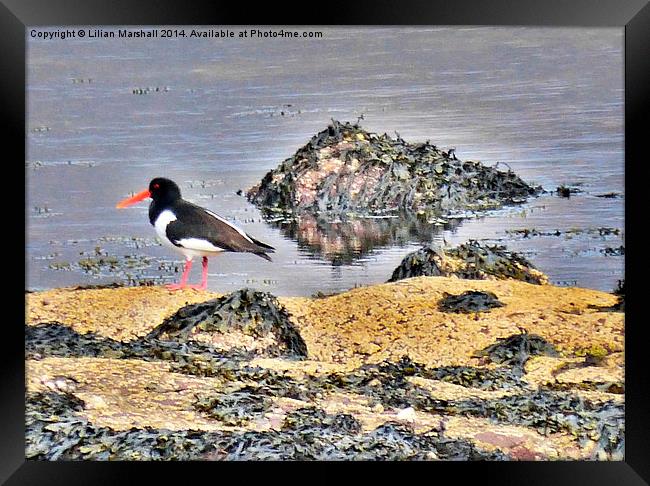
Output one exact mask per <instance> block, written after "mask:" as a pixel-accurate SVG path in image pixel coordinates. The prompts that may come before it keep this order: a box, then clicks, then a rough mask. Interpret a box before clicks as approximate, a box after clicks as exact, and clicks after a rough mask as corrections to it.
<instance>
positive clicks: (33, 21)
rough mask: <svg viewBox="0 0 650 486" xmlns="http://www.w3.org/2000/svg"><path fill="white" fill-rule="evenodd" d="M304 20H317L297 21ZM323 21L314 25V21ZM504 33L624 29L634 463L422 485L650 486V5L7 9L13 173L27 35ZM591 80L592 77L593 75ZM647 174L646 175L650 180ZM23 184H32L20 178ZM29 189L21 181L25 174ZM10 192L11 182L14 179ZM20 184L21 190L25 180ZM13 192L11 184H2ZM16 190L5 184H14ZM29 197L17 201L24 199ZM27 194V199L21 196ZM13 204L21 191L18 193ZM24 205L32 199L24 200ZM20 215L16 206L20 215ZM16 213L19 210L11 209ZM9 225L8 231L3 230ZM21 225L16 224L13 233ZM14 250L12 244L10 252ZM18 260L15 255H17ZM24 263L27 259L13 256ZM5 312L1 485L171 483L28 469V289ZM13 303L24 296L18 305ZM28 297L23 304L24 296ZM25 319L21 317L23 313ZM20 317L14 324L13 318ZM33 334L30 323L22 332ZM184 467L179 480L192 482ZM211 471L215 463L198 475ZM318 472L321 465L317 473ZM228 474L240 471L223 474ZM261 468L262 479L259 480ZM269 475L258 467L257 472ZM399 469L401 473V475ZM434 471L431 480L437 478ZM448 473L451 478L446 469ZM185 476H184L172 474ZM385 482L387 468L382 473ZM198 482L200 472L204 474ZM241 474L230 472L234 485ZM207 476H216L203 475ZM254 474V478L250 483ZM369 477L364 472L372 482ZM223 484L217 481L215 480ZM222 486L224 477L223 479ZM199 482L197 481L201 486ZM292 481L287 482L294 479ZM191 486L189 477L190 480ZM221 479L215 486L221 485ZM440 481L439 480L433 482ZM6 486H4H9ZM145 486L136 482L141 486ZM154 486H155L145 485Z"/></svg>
mask: <svg viewBox="0 0 650 486" xmlns="http://www.w3.org/2000/svg"><path fill="white" fill-rule="evenodd" d="M303 9H307V10H308V15H300V13H302V11H303ZM312 12H318V14H317V15H313V14H312V15H309V13H312ZM182 24H186V25H192V24H193V25H225V24H231V25H255V24H257V25H349V26H354V25H500V26H515V25H517V26H557V27H560V26H573V27H616V26H618V27H621V28H623V27H624V28H625V187H626V189H625V197H626V199H625V232H626V235H627V245H626V246H627V249H626V250H627V255H626V264H625V272H626V277H625V278H626V280H627V282H626V287H627V290H626V292H627V295H626V307H627V309H626V436H627V437H626V438H627V444H626V458H625V461H623V462H604V463H600V462H544V463H530V462H509V463H478V464H471V465H470V464H468V463H462V465H460V466H457V465H456V463H435V464H433V463H427V464H423V465H419V466H414V467H426V469H422V470H421V472H422V473H431V472H434V473H436V472H440V471H442V469H446V472H448V473H451V474H453V475H454V476H453V477H454V481H458V480H461V481H463V480H467V479H470V478H472V477H474V478H477V479H479V478H480V480H481V481H482V482H486V481H487V482H488V484H489V483H491V482H492V481H494V482H498V483H499V484H527V485H537V484H539V485H546V484H554V485H556V484H557V485H559V484H567V485H568V484H571V485H576V484H593V485H598V484H616V485H623V484H626V485H627V484H648V480H649V478H650V464H649V463H648V460H647V458H648V457H650V435H649V434H648V431H649V430H650V427H649V426H648V418H647V415H646V414H645V413H646V412H647V411H648V410H650V406H649V403H648V397H650V390H649V387H648V383H647V380H646V379H645V373H644V371H643V370H646V369H647V368H646V366H644V365H646V363H645V362H644V360H643V357H644V349H643V346H644V345H645V342H647V341H646V340H645V339H644V335H643V328H642V326H643V324H644V323H643V322H642V320H641V319H642V318H641V314H640V313H641V312H642V308H641V304H640V299H642V298H643V297H642V293H641V292H642V289H643V277H644V275H642V274H641V271H642V268H641V265H636V266H632V265H629V264H628V262H629V261H634V259H635V258H636V257H639V256H641V249H640V245H641V242H642V238H641V235H642V231H643V230H642V229H639V228H642V226H641V224H642V223H641V221H640V217H639V215H640V208H644V207H647V202H646V201H644V200H643V199H642V198H641V195H642V194H643V190H642V189H641V188H635V186H636V184H640V183H642V182H641V181H643V175H642V166H643V163H644V162H646V159H647V151H645V150H644V142H645V139H646V138H647V132H645V131H644V130H643V128H642V125H641V122H642V121H643V120H644V119H646V120H647V118H648V115H647V114H648V113H649V112H650V3H649V1H648V0H546V1H545V2H539V1H536V0H491V1H489V2H487V1H484V0H456V1H449V0H429V1H425V0H409V1H406V2H390V1H389V0H378V1H375V2H369V1H364V2H359V1H356V2H354V1H351V0H349V1H348V2H342V1H340V0H332V1H328V2H327V3H326V4H322V5H306V4H304V6H298V4H295V5H292V6H288V7H285V6H283V5H278V4H276V3H272V2H267V3H260V2H256V5H255V6H254V8H253V7H252V5H248V4H244V3H243V2H240V3H224V2H221V3H217V2H216V1H215V0H212V1H210V0H193V1H192V2H179V1H177V0H144V1H139V2H137V3H136V2H134V1H131V0H111V1H108V0H104V1H102V0H85V1H84V0H49V1H47V0H0V39H1V43H0V45H1V47H2V50H1V52H2V54H1V55H0V100H1V101H2V105H1V106H2V117H3V118H4V123H3V128H4V131H5V134H6V135H8V136H7V138H6V139H7V140H9V141H10V142H9V143H8V144H6V145H4V146H5V147H8V148H10V149H14V150H13V151H12V152H10V153H12V154H14V157H7V158H6V159H7V163H6V164H5V168H9V169H11V170H12V171H13V170H17V167H19V162H18V160H14V159H20V157H21V155H22V158H23V159H25V155H26V133H25V127H26V112H25V106H26V105H25V96H26V92H25V81H26V76H25V72H26V64H25V63H26V58H25V54H26V32H27V30H28V27H32V26H33V27H36V26H46V25H182ZM585 76H589V73H585ZM643 172H645V171H643ZM22 176H23V177H26V176H25V172H23V173H22ZM16 177H20V173H18V174H16ZM5 178H6V179H5V180H7V181H11V180H14V177H13V172H12V173H11V176H5ZM16 180H17V179H16ZM5 184H6V183H5ZM6 185H7V184H6ZM20 190H21V189H17V191H18V193H19V194H20ZM23 191H24V189H23ZM13 194H14V195H15V191H14V192H13ZM22 195H23V199H24V198H25V192H23V193H22ZM14 206H15V205H14ZM9 207H11V206H9ZM10 213H11V211H7V214H3V227H5V228H13V229H14V231H15V228H17V227H18V226H19V225H20V224H22V225H23V227H26V214H25V213H23V215H22V216H23V217H22V218H21V217H20V214H19V212H17V211H13V213H11V214H10ZM7 217H8V218H10V223H6V226H5V223H4V220H6V218H7ZM12 218H15V219H16V221H14V220H13V219H12ZM7 242H8V241H7V240H5V243H7ZM21 242H22V243H23V251H24V248H25V243H26V241H25V239H24V233H23V238H22V241H21V238H20V235H19V234H18V236H17V237H16V236H15V235H12V238H11V241H10V242H9V243H10V244H11V245H15V246H18V245H20V244H21ZM12 249H13V248H12ZM15 250H16V251H18V252H20V248H16V249H15ZM7 263H8V267H9V268H8V269H6V270H8V271H9V272H11V274H13V275H20V273H21V272H22V274H23V276H24V275H25V267H24V266H23V267H22V268H21V267H20V265H19V264H18V262H17V260H16V259H13V260H12V259H9V261H8V262H7ZM8 289H9V290H8V291H7V293H6V294H5V296H6V297H5V302H11V303H12V304H13V305H12V306H11V307H12V309H13V308H15V309H18V310H17V314H18V315H17V318H16V319H7V320H6V322H5V323H4V329H3V330H4V331H5V332H4V336H3V337H4V338H5V339H4V341H5V343H4V344H5V346H4V349H3V352H2V353H0V363H1V365H2V366H1V367H0V373H1V375H0V376H1V381H0V397H2V400H0V407H2V408H1V411H2V413H0V431H2V433H1V434H0V483H3V484H11V485H18V484H51V485H53V484H66V485H74V484H98V485H99V484H115V483H126V484H130V483H132V482H135V481H136V478H137V473H144V474H146V477H147V479H148V480H153V479H154V478H155V479H156V481H158V480H160V479H165V481H163V482H171V480H172V478H174V476H175V475H171V474H170V473H171V469H172V466H171V464H169V463H166V464H160V465H157V466H155V467H154V466H153V464H151V463H127V462H122V463H119V464H109V463H72V462H53V463H48V462H38V461H26V460H25V457H24V446H25V437H24V432H25V431H24V409H25V408H24V392H25V382H24V380H25V360H24V348H21V344H20V343H23V345H24V332H23V327H22V326H21V325H19V324H18V322H17V321H18V320H19V319H20V318H23V319H24V317H25V316H24V314H25V308H24V300H23V304H22V305H21V304H18V302H20V300H21V299H24V287H23V289H18V285H16V286H15V287H14V288H11V287H8ZM14 293H15V296H14ZM19 294H20V295H19ZM21 309H22V310H21ZM10 315H12V316H13V313H12V314H10ZM23 322H24V320H23ZM186 464H187V463H185V464H183V465H181V467H180V470H182V471H185V473H186V472H187V469H186V467H187V466H186ZM190 464H191V466H197V467H209V466H207V464H211V463H190ZM313 466H314V467H319V465H318V464H313ZM223 467H226V468H227V469H229V468H231V467H234V466H232V465H223ZM258 467H259V468H260V469H258ZM266 467H268V466H265V465H263V463H256V467H255V468H254V469H255V470H258V471H262V472H263V471H264V469H265V468H266ZM391 467H403V466H401V465H395V464H393V465H392V466H391ZM429 468H434V469H433V470H431V469H429ZM441 468H442V469H441ZM173 469H174V470H175V472H179V467H178V466H175V467H173ZM373 470H374V472H378V473H381V472H383V467H382V466H379V465H377V466H373ZM195 471H196V469H195ZM238 471H240V470H231V472H234V473H237V472H238ZM197 472H199V473H202V472H206V473H209V471H207V470H204V471H197ZM251 472H255V471H253V469H248V468H247V470H246V472H245V474H246V475H247V476H246V477H248V474H250V473H251ZM368 472H371V471H370V470H369V469H368V468H365V471H364V473H365V474H367V473H368ZM212 473H213V474H214V470H212ZM219 476H221V475H219ZM200 477H201V476H198V477H197V479H198V478H200ZM285 478H286V477H285ZM187 479H189V478H187V477H185V480H187ZM220 479H221V480H223V479H225V478H224V477H221V478H220V477H212V478H211V479H210V481H219V480H220ZM431 479H434V478H431ZM434 480H435V479H434ZM5 481H6V483H5ZM138 482H139V481H138ZM147 482H149V481H147Z"/></svg>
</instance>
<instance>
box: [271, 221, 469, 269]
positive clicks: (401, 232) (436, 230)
mask: <svg viewBox="0 0 650 486" xmlns="http://www.w3.org/2000/svg"><path fill="white" fill-rule="evenodd" d="M267 221H268V222H269V224H271V225H273V226H275V227H277V228H279V229H280V231H281V232H282V234H283V235H284V236H286V237H287V238H290V239H292V240H294V241H297V242H298V247H299V248H300V249H302V250H303V251H306V252H307V253H308V254H309V255H312V256H314V257H317V258H322V259H324V260H327V261H329V262H331V263H332V264H333V265H350V264H353V263H354V262H355V261H357V260H359V259H360V258H362V257H363V256H365V255H367V254H369V253H370V252H372V251H373V250H375V249H377V248H383V247H390V246H394V245H407V244H411V243H430V242H431V241H432V240H433V238H434V237H435V236H436V235H439V234H441V233H442V232H443V231H445V230H451V229H454V228H456V227H458V226H459V225H460V224H461V222H462V219H451V220H448V221H447V222H445V223H441V222H439V221H432V220H431V219H429V218H426V217H424V216H418V215H415V214H412V213H402V214H400V215H398V216H394V217H343V218H341V219H340V220H337V221H329V220H327V219H325V218H324V217H319V216H317V215H313V214H309V213H306V214H302V215H301V216H299V217H297V218H296V219H295V220H281V221H278V220H275V221H274V220H272V219H269V220H267Z"/></svg>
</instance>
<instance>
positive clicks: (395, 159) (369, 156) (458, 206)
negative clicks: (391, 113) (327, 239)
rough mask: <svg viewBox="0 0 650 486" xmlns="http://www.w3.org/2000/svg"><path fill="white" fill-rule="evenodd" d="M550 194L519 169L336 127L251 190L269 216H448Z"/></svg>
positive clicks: (343, 125)
mask: <svg viewBox="0 0 650 486" xmlns="http://www.w3.org/2000/svg"><path fill="white" fill-rule="evenodd" d="M540 192H542V189H541V187H533V186H530V185H528V184H527V183H526V182H524V181H523V180H522V179H521V178H519V177H518V176H517V175H515V174H514V173H513V172H512V171H511V170H508V171H507V172H504V171H500V170H497V169H496V168H494V167H487V166H485V165H483V164H481V163H480V162H473V161H465V162H463V161H461V160H458V159H457V158H456V156H455V155H454V153H453V150H451V149H450V150H448V151H443V150H441V149H439V148H437V147H436V146H435V145H433V144H431V143H429V142H428V141H427V142H424V143H409V142H406V141H404V140H403V139H402V138H400V137H399V136H397V138H392V137H389V136H388V135H386V134H384V135H377V134H375V133H370V132H367V131H365V130H363V129H362V128H361V127H360V126H359V125H358V124H354V125H352V124H350V123H349V122H347V123H340V122H338V121H336V120H332V123H331V124H330V125H329V126H328V127H327V129H325V130H323V131H322V132H320V133H318V134H316V135H314V136H313V137H312V139H311V140H310V141H309V142H308V143H307V144H306V145H304V146H303V147H301V148H300V149H299V150H298V151H297V152H296V153H295V154H294V155H293V156H292V157H290V158H288V159H286V160H285V161H284V162H282V163H281V164H280V165H279V166H278V167H277V168H275V169H273V170H271V171H270V172H268V173H267V174H266V176H264V178H263V179H262V181H261V182H260V183H259V184H258V185H256V186H254V187H252V188H250V189H249V190H248V191H247V193H246V197H247V198H248V200H249V201H251V202H252V203H254V204H255V205H257V206H258V207H260V208H262V209H263V210H265V211H266V212H267V213H271V214H274V213H283V214H286V215H292V216H298V215H300V214H303V213H312V214H328V215H330V216H333V217H336V216H337V215H341V214H343V213H348V214H349V213H357V214H361V215H369V214H370V215H385V214H396V213H399V212H405V211H406V212H418V213H430V214H432V215H433V214H437V215H440V214H447V213H450V212H453V211H457V210H467V209H487V208H494V207H499V206H501V205H503V204H511V203H517V202H523V201H525V200H526V198H527V197H529V196H533V195H536V194H539V193H540Z"/></svg>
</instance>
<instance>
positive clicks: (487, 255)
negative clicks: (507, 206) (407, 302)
mask: <svg viewBox="0 0 650 486" xmlns="http://www.w3.org/2000/svg"><path fill="white" fill-rule="evenodd" d="M449 257H452V258H457V259H460V260H462V262H463V264H464V265H463V266H461V267H460V268H459V269H457V270H454V271H453V272H452V271H443V268H444V265H443V262H444V260H445V259H446V258H449ZM532 270H536V268H535V266H534V265H533V264H532V263H530V262H529V261H528V260H526V259H525V258H524V257H523V256H521V255H519V254H518V253H515V252H511V251H508V250H507V249H506V247H505V246H500V245H487V244H484V243H480V242H478V241H475V240H469V241H468V242H467V243H463V244H462V245H459V246H458V247H455V248H450V249H445V250H442V249H434V248H433V247H431V246H425V247H423V248H420V249H419V250H417V251H415V252H413V253H409V254H408V255H406V256H405V257H404V259H403V260H402V262H401V263H400V264H399V265H398V266H397V268H395V270H394V271H393V275H392V276H391V278H390V279H389V280H388V281H389V282H396V281H398V280H402V279H405V278H411V277H420V276H444V277H449V276H451V275H456V276H457V277H459V278H464V279H482V278H485V277H484V275H492V276H494V277H497V278H504V279H505V278H512V279H516V280H523V281H524V282H528V283H534V284H542V283H544V280H543V277H542V276H540V275H539V274H538V273H537V272H535V273H533V272H532Z"/></svg>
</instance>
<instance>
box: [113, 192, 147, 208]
mask: <svg viewBox="0 0 650 486" xmlns="http://www.w3.org/2000/svg"><path fill="white" fill-rule="evenodd" d="M148 197H151V193H150V192H149V189H145V190H144V191H142V192H139V193H137V194H136V195H135V196H132V197H127V198H126V199H122V200H121V201H120V202H118V203H117V205H116V206H115V207H116V208H118V209H122V208H126V207H128V206H131V205H133V204H135V203H137V202H140V201H142V200H143V199H146V198H148Z"/></svg>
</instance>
